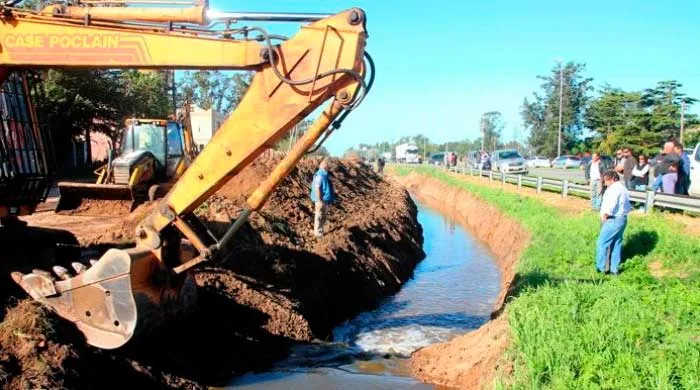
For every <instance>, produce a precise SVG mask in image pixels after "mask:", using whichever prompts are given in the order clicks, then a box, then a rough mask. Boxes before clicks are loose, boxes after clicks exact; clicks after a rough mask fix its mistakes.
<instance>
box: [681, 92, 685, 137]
mask: <svg viewBox="0 0 700 390" xmlns="http://www.w3.org/2000/svg"><path fill="white" fill-rule="evenodd" d="M684 127H685V98H683V102H682V103H681V140H680V141H681V143H683V129H684Z"/></svg>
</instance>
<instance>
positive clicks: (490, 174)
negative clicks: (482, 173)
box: [489, 171, 493, 181]
mask: <svg viewBox="0 0 700 390" xmlns="http://www.w3.org/2000/svg"><path fill="white" fill-rule="evenodd" d="M489 181H493V171H489Z"/></svg>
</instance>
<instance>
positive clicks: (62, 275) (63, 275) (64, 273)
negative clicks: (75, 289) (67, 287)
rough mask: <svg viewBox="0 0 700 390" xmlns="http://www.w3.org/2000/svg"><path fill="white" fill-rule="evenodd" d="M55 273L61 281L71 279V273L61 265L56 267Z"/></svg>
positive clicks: (54, 267)
mask: <svg viewBox="0 0 700 390" xmlns="http://www.w3.org/2000/svg"><path fill="white" fill-rule="evenodd" d="M53 272H54V273H55V274H56V276H58V278H59V279H62V280H68V279H70V273H68V270H67V269H66V268H64V267H61V266H60V265H54V266H53Z"/></svg>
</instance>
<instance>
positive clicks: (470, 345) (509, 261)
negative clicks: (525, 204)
mask: <svg viewBox="0 0 700 390" xmlns="http://www.w3.org/2000/svg"><path fill="white" fill-rule="evenodd" d="M394 178H395V179H396V181H397V182H398V183H400V184H401V185H403V186H404V187H406V188H407V189H408V190H409V191H410V192H411V193H412V194H413V195H414V196H415V197H416V198H417V199H419V200H420V201H421V202H423V203H424V204H426V205H428V206H429V207H432V208H435V209H436V210H439V211H440V212H442V213H445V214H446V215H449V216H451V217H453V218H455V219H456V220H457V221H459V222H460V223H462V224H463V225H464V226H467V227H468V228H469V230H470V232H471V233H472V234H473V235H474V236H475V237H476V238H477V239H479V240H480V241H482V242H484V243H486V245H488V247H489V248H490V250H491V251H492V252H493V254H494V255H495V261H496V264H497V265H498V266H499V268H500V269H501V290H500V293H499V296H498V299H497V300H496V303H495V306H494V311H493V313H492V316H491V317H492V320H491V321H489V322H488V323H486V324H484V325H483V326H482V327H480V328H479V329H477V330H475V331H473V332H470V333H467V334H465V335H463V336H460V337H457V338H455V339H453V340H451V341H449V342H446V343H440V344H434V345H431V346H428V347H424V348H422V349H419V350H417V351H416V352H414V353H413V354H412V356H411V370H412V372H413V374H414V375H415V376H416V377H418V378H419V379H420V380H422V381H425V382H428V383H433V384H437V385H444V386H449V387H455V388H460V389H466V388H469V389H471V388H482V387H484V386H485V385H487V384H488V383H490V382H491V380H492V379H493V377H494V374H495V373H496V372H498V371H499V370H500V371H507V370H509V367H508V363H507V362H506V361H504V360H503V359H502V357H503V353H504V352H505V350H506V348H507V346H508V337H509V334H508V321H507V318H506V315H505V314H503V308H504V305H505V301H506V298H507V297H508V295H509V293H510V291H512V287H513V282H514V278H515V267H516V265H517V262H518V259H519V258H520V255H521V254H522V252H523V250H524V249H525V247H526V246H527V244H528V242H529V241H530V234H529V233H528V232H527V231H526V230H525V229H524V228H523V227H522V226H521V225H520V224H518V223H517V222H515V221H513V220H512V219H510V218H507V217H506V216H505V215H503V213H502V212H500V211H499V210H498V209H496V208H495V207H493V206H490V205H488V204H486V203H485V202H484V201H482V200H480V199H478V198H476V197H475V196H473V195H471V194H469V193H468V192H466V191H464V190H461V189H458V188H455V187H452V186H449V185H447V184H445V183H443V182H441V181H440V180H437V179H434V178H431V177H428V176H424V175H420V174H418V173H415V172H411V173H409V174H408V175H406V176H398V175H395V176H394Z"/></svg>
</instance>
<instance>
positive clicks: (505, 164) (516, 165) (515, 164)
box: [491, 149, 528, 173]
mask: <svg viewBox="0 0 700 390" xmlns="http://www.w3.org/2000/svg"><path fill="white" fill-rule="evenodd" d="M491 169H492V170H494V171H498V172H503V173H527V171H528V169H527V164H526V163H525V159H524V158H523V156H521V155H520V153H518V151H517V150H515V149H503V150H496V151H495V152H493V154H492V155H491Z"/></svg>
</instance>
